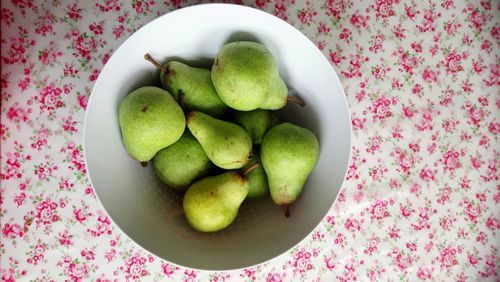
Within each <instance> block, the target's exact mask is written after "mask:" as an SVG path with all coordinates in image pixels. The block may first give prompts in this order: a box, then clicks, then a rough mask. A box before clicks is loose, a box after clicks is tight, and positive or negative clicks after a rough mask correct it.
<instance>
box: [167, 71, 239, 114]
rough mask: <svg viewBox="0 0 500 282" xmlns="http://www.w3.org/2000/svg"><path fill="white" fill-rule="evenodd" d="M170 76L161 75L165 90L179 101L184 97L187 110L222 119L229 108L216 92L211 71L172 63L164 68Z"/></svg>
mask: <svg viewBox="0 0 500 282" xmlns="http://www.w3.org/2000/svg"><path fill="white" fill-rule="evenodd" d="M164 67H165V68H166V69H167V70H169V72H168V74H166V75H165V73H164V72H163V71H162V72H161V74H160V77H161V83H162V86H163V88H165V89H167V90H168V91H169V92H170V93H171V94H172V95H173V96H174V98H175V100H176V101H179V95H180V94H181V93H183V95H184V98H183V99H184V106H185V107H186V110H197V111H201V112H204V113H206V114H209V115H211V116H214V117H220V116H222V115H224V113H226V111H228V110H229V107H228V106H226V104H224V103H223V102H222V100H221V99H220V98H219V96H218V95H217V92H215V88H214V85H213V83H212V78H211V71H210V70H209V69H204V68H197V67H191V66H188V65H186V64H184V63H181V62H178V61H170V62H168V63H167V64H165V66H164Z"/></svg>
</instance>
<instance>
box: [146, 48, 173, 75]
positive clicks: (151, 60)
mask: <svg viewBox="0 0 500 282" xmlns="http://www.w3.org/2000/svg"><path fill="white" fill-rule="evenodd" d="M144 59H145V60H146V61H148V62H150V63H152V64H153V65H154V66H155V67H157V68H158V69H159V70H161V71H163V72H164V73H165V74H168V72H169V71H168V68H165V67H164V66H162V65H161V64H160V63H158V61H157V60H155V59H153V57H151V55H149V53H146V55H144Z"/></svg>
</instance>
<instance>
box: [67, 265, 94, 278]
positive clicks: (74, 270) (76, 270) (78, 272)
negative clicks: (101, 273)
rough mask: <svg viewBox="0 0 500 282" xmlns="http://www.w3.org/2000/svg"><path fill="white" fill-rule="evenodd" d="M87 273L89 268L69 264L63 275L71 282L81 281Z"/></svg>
mask: <svg viewBox="0 0 500 282" xmlns="http://www.w3.org/2000/svg"><path fill="white" fill-rule="evenodd" d="M89 271H90V267H89V266H87V265H82V264H78V263H75V262H71V263H69V264H68V266H67V268H66V272H65V274H66V275H67V276H68V277H69V278H70V279H71V281H82V279H83V278H85V277H86V276H87V275H88V274H89Z"/></svg>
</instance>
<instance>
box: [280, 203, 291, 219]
mask: <svg viewBox="0 0 500 282" xmlns="http://www.w3.org/2000/svg"><path fill="white" fill-rule="evenodd" d="M282 207H283V212H284V213H285V216H286V217H290V205H289V204H284V205H282Z"/></svg>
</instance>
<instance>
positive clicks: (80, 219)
mask: <svg viewBox="0 0 500 282" xmlns="http://www.w3.org/2000/svg"><path fill="white" fill-rule="evenodd" d="M73 214H74V215H75V219H76V221H78V222H80V223H82V222H84V221H85V220H86V219H87V216H86V215H85V213H84V212H83V211H82V209H76V210H74V211H73Z"/></svg>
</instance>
